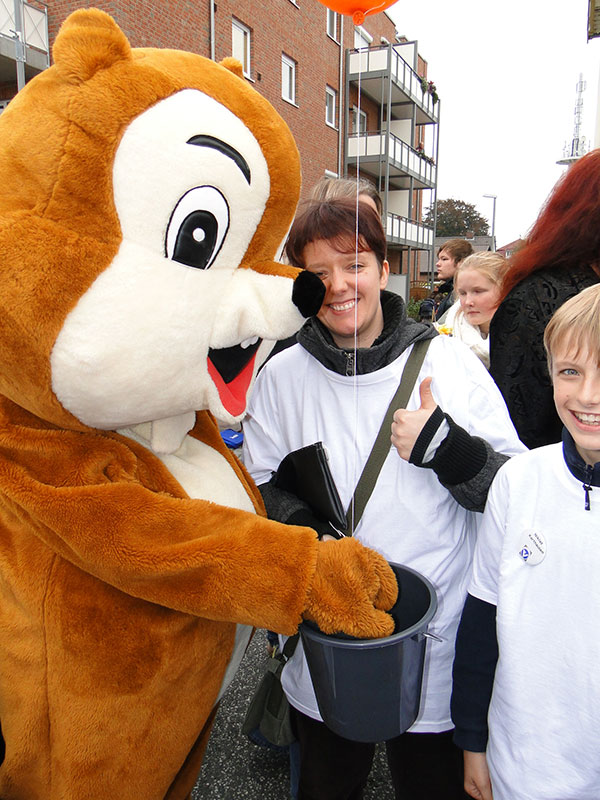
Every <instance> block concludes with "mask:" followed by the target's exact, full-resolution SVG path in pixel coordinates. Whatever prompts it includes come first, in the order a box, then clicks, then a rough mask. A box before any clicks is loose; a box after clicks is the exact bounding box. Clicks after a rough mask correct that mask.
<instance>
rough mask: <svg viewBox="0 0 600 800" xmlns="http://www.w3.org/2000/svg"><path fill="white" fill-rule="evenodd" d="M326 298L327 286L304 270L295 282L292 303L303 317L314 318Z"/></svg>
mask: <svg viewBox="0 0 600 800" xmlns="http://www.w3.org/2000/svg"><path fill="white" fill-rule="evenodd" d="M324 297H325V286H324V284H323V281H322V280H321V279H320V278H317V276H316V275H313V273H312V272H307V271H306V270H305V269H303V270H302V272H301V273H300V275H298V277H297V278H296V280H295V281H294V288H293V289H292V302H293V304H294V305H295V306H296V308H297V309H298V311H299V312H300V313H301V314H302V316H303V317H314V315H315V314H316V313H317V311H318V310H319V309H320V308H321V303H322V302H323V298H324Z"/></svg>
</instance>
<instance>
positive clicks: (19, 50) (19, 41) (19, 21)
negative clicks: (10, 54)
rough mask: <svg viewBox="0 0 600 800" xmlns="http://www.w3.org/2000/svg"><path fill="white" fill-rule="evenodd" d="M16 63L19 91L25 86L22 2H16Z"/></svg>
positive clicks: (17, 0) (20, 0)
mask: <svg viewBox="0 0 600 800" xmlns="http://www.w3.org/2000/svg"><path fill="white" fill-rule="evenodd" d="M14 8H15V28H16V30H14V31H13V34H14V40H15V61H16V64H17V91H18V92H20V91H21V89H22V88H23V87H24V86H25V45H24V43H23V8H22V0H15V4H14Z"/></svg>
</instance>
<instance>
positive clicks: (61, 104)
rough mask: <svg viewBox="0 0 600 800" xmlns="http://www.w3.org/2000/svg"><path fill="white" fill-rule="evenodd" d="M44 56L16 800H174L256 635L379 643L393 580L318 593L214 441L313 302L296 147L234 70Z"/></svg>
mask: <svg viewBox="0 0 600 800" xmlns="http://www.w3.org/2000/svg"><path fill="white" fill-rule="evenodd" d="M53 55H54V62H55V63H54V65H53V66H52V67H50V69H48V70H46V71H45V72H43V73H41V74H40V75H39V76H38V77H36V78H34V79H33V80H32V81H30V82H29V83H28V84H27V85H26V87H25V88H24V89H22V90H21V92H19V94H18V95H17V97H16V98H15V99H13V100H12V101H11V102H10V104H9V106H8V108H7V109H6V111H4V113H3V114H2V116H1V117H0V174H1V175H2V181H1V182H0V261H1V268H0V648H1V651H2V657H1V658H0V724H1V730H2V735H3V737H4V740H5V741H6V754H5V757H4V759H3V761H2V758H1V751H0V797H2V800H84V798H94V800H115V798H118V800H166V799H167V798H168V800H183V798H185V797H187V796H188V794H189V793H190V792H191V790H192V788H193V786H194V783H195V781H196V778H197V774H198V771H199V768H200V763H201V760H202V754H203V752H204V748H205V745H206V741H207V738H208V735H209V732H210V728H211V725H212V722H213V719H214V716H215V713H216V709H217V706H218V700H219V697H220V696H221V694H222V693H223V691H224V690H225V688H226V686H227V684H228V683H229V681H230V680H231V678H232V676H233V674H234V672H235V669H236V667H237V665H238V664H239V661H240V659H241V656H242V654H243V652H244V649H245V647H246V645H247V642H248V639H249V636H250V634H251V629H252V628H251V626H260V627H266V628H271V629H274V630H277V631H281V632H283V633H293V632H294V631H295V630H296V629H297V626H298V623H299V622H300V620H301V618H302V615H303V613H309V612H308V611H307V609H309V608H310V609H311V611H310V613H311V614H312V618H313V619H317V621H319V613H320V612H319V609H320V608H322V607H324V608H339V609H342V610H343V613H342V612H340V613H337V614H333V616H332V613H331V611H328V612H327V618H326V619H327V620H328V621H329V622H328V624H329V625H330V626H335V628H336V629H340V630H342V629H343V630H347V631H348V632H350V633H352V632H353V631H355V630H357V627H356V626H357V625H360V626H362V627H361V628H360V633H359V635H381V633H382V632H384V631H385V626H386V625H387V619H381V618H380V617H378V616H377V615H378V614H383V612H380V611H376V610H375V609H374V606H373V603H374V602H375V598H376V597H377V596H378V592H379V587H380V586H381V580H380V578H379V577H377V579H375V578H374V575H375V572H374V571H373V566H372V565H373V558H374V557H375V556H376V554H373V553H370V551H367V550H366V549H365V548H362V547H361V546H360V544H359V543H358V542H356V541H354V540H348V544H347V546H346V547H345V548H342V549H341V550H340V551H339V553H340V554H339V555H337V553H338V551H337V550H336V552H335V553H334V554H333V555H332V556H330V557H329V562H331V558H332V557H333V556H335V557H336V560H337V562H339V563H340V565H341V567H342V568H340V569H339V570H334V573H335V574H334V577H333V579H332V580H329V579H328V580H325V579H324V578H321V579H320V580H317V576H318V575H319V574H320V570H321V571H322V570H326V571H327V574H329V572H331V571H332V570H331V568H330V567H328V566H327V565H326V564H325V562H323V561H322V560H320V559H319V552H320V550H321V548H325V549H327V544H323V545H321V544H319V543H318V542H317V540H316V537H315V532H314V531H313V530H311V529H309V528H297V527H288V526H285V525H280V524H278V523H275V522H271V521H268V520H267V519H265V518H264V507H263V505H262V501H261V499H260V495H259V493H258V491H257V489H256V487H254V485H253V484H252V483H251V481H250V479H249V477H248V475H247V473H246V472H245V470H244V468H243V466H242V465H241V463H240V462H239V460H238V459H236V458H235V457H234V456H233V455H232V454H231V453H230V452H229V451H228V450H227V448H226V447H225V446H224V444H223V441H222V439H221V436H220V434H219V427H218V425H217V423H216V421H215V416H216V417H218V418H219V419H220V420H222V421H223V422H224V423H226V424H227V423H229V424H232V423H235V422H237V421H239V419H240V418H241V416H242V415H243V413H244V410H245V396H246V393H247V391H248V390H249V388H250V387H251V384H252V380H253V377H254V375H255V373H256V370H257V369H258V366H259V365H260V363H261V361H262V360H264V358H265V357H266V355H267V353H268V352H269V349H270V347H271V346H272V341H273V340H275V339H280V338H284V337H287V336H290V335H291V334H292V333H293V332H294V331H295V330H297V329H298V328H299V327H300V325H301V324H302V322H303V319H304V317H305V316H306V315H308V314H312V313H315V312H316V310H317V309H318V306H319V303H320V298H321V296H322V292H323V288H322V285H321V283H320V281H319V280H318V279H317V278H315V277H314V276H311V275H308V273H301V274H300V277H298V271H297V270H294V269H291V268H290V267H286V266H283V265H281V264H278V263H276V262H275V261H273V258H274V257H275V254H276V253H277V252H278V249H279V247H280V245H281V242H282V240H283V238H284V236H285V234H286V231H287V229H288V227H289V225H290V223H291V220H292V218H293V215H294V212H295V207H296V203H297V199H298V194H299V185H300V170H299V162H298V154H297V150H296V148H295V145H294V142H293V139H292V137H291V134H290V132H289V130H288V128H287V127H286V125H285V124H284V122H283V121H282V120H281V119H280V118H279V116H278V115H277V114H276V112H275V111H274V110H273V108H272V107H271V106H270V105H269V104H268V103H267V102H266V101H265V100H264V99H263V98H262V97H261V96H260V95H259V94H258V93H257V92H255V91H254V90H253V89H252V88H251V86H250V85H249V83H247V82H246V81H245V80H244V79H243V78H242V77H241V68H240V65H239V64H238V63H237V62H234V61H232V60H231V59H230V60H227V62H226V63H225V64H224V65H218V64H215V63H214V62H211V61H209V60H207V59H204V58H201V57H200V56H197V55H193V54H191V53H184V52H179V51H175V50H154V49H142V50H132V49H131V48H130V46H129V43H128V41H127V39H126V38H125V36H124V35H123V33H122V32H121V31H120V29H119V28H118V27H117V25H116V24H115V23H114V22H113V20H112V19H111V18H110V17H109V16H107V15H106V14H104V13H103V12H101V11H98V10H93V9H92V10H81V11H77V12H75V13H74V14H73V15H72V16H71V17H69V18H68V19H67V21H66V22H65V23H64V25H63V26H62V28H61V31H60V33H59V35H58V37H57V39H56V44H55V48H54V54H53ZM311 281H312V283H311ZM315 287H316V288H315ZM317 290H318V291H317ZM293 298H294V299H293ZM252 342H254V343H255V344H254V345H251V347H254V348H255V352H252V355H250V357H249V356H248V353H249V352H251V351H249V350H247V349H246V351H245V355H243V356H242V360H238V359H239V357H240V356H239V353H243V351H244V347H242V346H241V345H247V344H250V343H252ZM210 353H213V354H214V357H215V360H216V361H217V360H218V374H217V371H216V370H215V369H213V366H212V363H211V362H210V361H209V354H210ZM236 353H238V355H235V354H236ZM230 357H231V361H232V368H231V369H232V371H231V374H230V373H229V371H228V369H227V362H228V360H229V358H230ZM244 361H245V366H243V364H244ZM242 367H243V368H242ZM223 376H225V378H223ZM328 552H329V551H328ZM343 553H346V556H345V559H346V561H348V563H347V564H345V562H344V563H342V561H343V559H342V555H343ZM377 558H379V557H378V556H377ZM349 559H350V560H349ZM319 565H322V566H319ZM384 566H385V565H384ZM377 569H378V572H377V575H379V573H381V570H382V565H381V563H379V562H377ZM349 570H350V572H349ZM338 573H339V575H348V574H350V573H351V574H354V575H355V576H356V579H355V580H354V581H353V583H352V591H351V593H350V589H348V588H344V586H342V584H341V583H340V584H339V586H337V584H336V577H335V576H336V575H337V574H338ZM324 574H325V573H324ZM363 578H364V580H363ZM363 583H364V585H365V587H366V588H365V601H366V606H365V607H364V608H362V610H358V611H357V610H356V607H357V588H360V587H361V585H362V584H363ZM336 586H337V588H336ZM315 587H316V588H315ZM336 592H337V594H336ZM367 592H368V594H367ZM330 594H331V595H332V596H333V599H331V598H329V595H330ZM326 596H327V597H326ZM328 598H329V599H328ZM378 602H380V601H378ZM383 607H384V606H382V605H381V604H380V605H379V606H378V608H383ZM386 607H389V606H386ZM369 614H373V615H374V616H373V618H372V619H371V618H370V617H369ZM383 617H386V615H383ZM365 619H369V626H368V627H364V625H363V622H364V620H365ZM321 623H322V624H327V623H326V622H325V621H323V620H321ZM382 623H383V624H382Z"/></svg>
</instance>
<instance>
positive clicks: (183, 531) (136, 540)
mask: <svg viewBox="0 0 600 800" xmlns="http://www.w3.org/2000/svg"><path fill="white" fill-rule="evenodd" d="M7 405H10V406H12V404H7V403H2V404H0V496H1V503H0V525H2V526H3V527H5V528H6V530H7V535H8V534H10V532H13V533H14V536H15V537H18V536H29V535H31V534H33V535H34V536H35V537H37V539H38V540H41V541H42V542H43V543H44V544H45V545H46V547H47V548H48V550H49V552H50V553H56V554H58V555H59V556H61V557H63V558H64V559H66V560H68V561H69V562H71V563H72V564H74V565H75V566H77V567H78V568H79V569H81V570H82V571H84V572H86V573H88V574H90V575H93V576H95V577H96V578H97V579H99V580H101V581H103V582H105V583H107V584H110V585H112V586H114V587H116V588H117V589H119V590H121V591H123V592H125V593H127V594H129V595H131V596H134V597H138V598H142V599H144V600H147V601H150V602H152V603H156V604H158V605H162V606H165V607H167V608H172V609H176V610H179V611H183V612H186V613H189V614H193V615H195V616H200V617H205V618H208V619H213V620H226V621H230V622H240V623H244V624H251V625H255V626H257V627H266V628H271V629H274V630H278V631H281V632H282V633H293V632H294V631H295V630H296V628H297V625H298V623H299V622H300V619H301V614H302V612H303V611H304V609H305V606H306V602H307V597H308V593H309V589H310V586H311V583H312V579H313V575H314V572H315V568H316V562H317V544H318V542H317V540H316V537H315V533H314V531H313V530H311V529H309V528H299V527H290V526H286V525H282V524H279V523H276V522H272V521H270V520H267V519H264V518H263V517H262V516H259V515H257V514H252V513H249V512H247V511H241V510H238V509H235V508H229V507H225V506H222V505H218V504H216V503H212V502H209V501H207V500H199V499H190V498H189V497H188V496H187V495H186V494H185V492H184V491H183V489H182V488H181V486H180V485H179V483H178V482H177V481H176V480H175V479H174V478H173V477H172V476H171V474H170V473H169V472H168V470H167V469H166V468H165V467H164V466H163V464H162V463H161V462H160V461H159V460H158V459H157V458H156V457H155V456H154V455H153V454H152V453H151V452H150V451H148V450H146V449H145V448H143V447H142V446H141V445H137V444H136V443H134V442H131V441H128V440H126V439H125V438H124V437H121V436H119V435H118V434H112V433H106V434H104V433H101V432H99V431H96V432H75V431H67V430H57V429H49V428H47V427H40V420H37V419H36V418H35V417H33V416H32V415H30V414H28V413H27V412H25V411H23V410H22V409H17V408H16V407H15V406H12V408H10V409H9V410H8V416H9V417H10V419H7V418H6V416H7V415H6V411H7ZM2 412H5V413H4V414H3V413H2ZM3 416H4V419H2V417H3ZM42 425H43V423H42ZM212 425H214V423H209V422H208V421H207V424H206V427H207V428H208V427H211V426H212ZM232 459H233V457H232ZM240 477H241V478H243V477H244V476H243V475H242V474H241V473H240Z"/></svg>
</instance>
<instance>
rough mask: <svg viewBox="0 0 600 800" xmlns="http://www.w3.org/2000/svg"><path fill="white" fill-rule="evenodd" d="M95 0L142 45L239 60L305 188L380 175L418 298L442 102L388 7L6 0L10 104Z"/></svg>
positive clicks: (314, 1)
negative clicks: (284, 131) (368, 11)
mask: <svg viewBox="0 0 600 800" xmlns="http://www.w3.org/2000/svg"><path fill="white" fill-rule="evenodd" d="M90 5H93V6H95V7H97V8H101V9H103V10H104V11H106V12H107V13H109V14H110V15H111V16H112V17H114V19H115V20H116V21H117V23H118V24H119V25H120V27H121V28H122V29H123V31H124V32H125V34H126V35H127V37H128V38H129V40H130V42H131V44H132V45H133V46H134V47H146V46H149V47H170V48H176V49H182V50H189V51H192V52H197V53H200V54H201V55H203V56H206V57H209V58H214V59H216V60H217V61H219V60H221V59H222V58H224V57H225V56H230V55H232V54H233V55H235V56H236V57H237V58H239V60H240V61H241V62H242V64H243V66H244V73H245V75H246V78H247V80H249V81H251V82H252V84H253V85H254V87H255V88H256V89H257V90H258V91H259V92H260V93H261V94H263V95H264V96H265V97H266V98H267V99H268V100H269V101H270V102H271V103H272V104H273V106H274V107H275V108H276V109H277V111H278V112H279V113H280V114H281V116H282V117H283V118H284V119H285V120H286V122H287V123H288V125H289V126H290V128H291V130H292V133H293V134H294V137H295V139H296V142H297V144H298V149H299V150H300V154H301V160H302V171H303V195H304V196H305V195H306V194H307V193H308V191H309V190H310V188H311V187H312V186H313V185H314V183H315V182H316V181H317V180H318V179H319V178H321V177H322V176H323V175H331V176H335V175H342V176H343V175H348V176H353V175H355V174H356V171H357V169H358V171H359V172H360V174H361V175H363V176H365V177H370V178H371V179H372V180H373V181H374V182H375V183H376V185H377V187H378V189H379V191H380V193H381V195H382V199H383V203H384V211H385V222H386V230H387V238H388V247H389V258H390V264H391V268H392V272H393V273H395V274H396V275H397V276H398V277H397V278H396V283H395V284H393V288H394V289H395V290H396V291H399V292H400V293H402V294H404V295H405V296H406V295H407V294H408V283H409V281H410V280H418V279H419V278H422V277H423V273H426V271H427V268H428V265H429V264H432V263H433V261H432V259H431V258H430V257H427V256H425V257H423V254H424V253H427V251H429V254H430V255H431V248H432V247H433V243H434V238H433V231H432V230H431V229H430V228H428V227H427V226H425V225H423V224H422V221H421V220H422V209H423V206H424V205H427V206H429V205H431V204H432V203H433V202H435V186H436V165H435V159H436V156H437V127H438V121H439V102H438V101H437V96H436V94H435V88H434V87H430V86H429V85H428V83H427V80H426V77H427V64H426V62H425V61H424V60H423V59H422V58H421V57H420V56H419V55H418V52H417V43H416V42H409V41H406V40H404V39H400V38H399V37H398V36H397V33H396V29H395V25H394V23H393V22H392V20H391V18H390V17H388V16H387V14H386V13H380V14H376V15H373V16H368V17H367V18H366V19H365V22H364V24H363V26H361V27H360V28H356V27H355V26H354V25H353V23H352V19H351V18H350V17H346V16H342V15H339V14H336V13H335V12H333V11H330V10H329V9H327V8H326V7H325V6H324V5H322V4H321V3H320V2H318V0H297V2H294V0H263V2H262V3H261V4H260V5H259V6H258V7H257V4H256V2H252V0H169V2H168V3H167V2H164V0H143V2H142V0H96V1H95V2H93V3H88V2H82V0H47V2H46V3H44V2H41V0H27V2H24V0H0V107H1V106H2V105H3V104H4V105H5V104H6V103H7V102H8V101H9V100H10V98H11V97H12V96H14V94H15V92H16V91H17V88H18V87H19V86H21V85H23V83H24V81H26V80H29V79H30V78H31V77H33V75H35V74H36V73H37V72H39V71H41V70H42V69H44V68H46V66H48V63H49V52H50V51H51V47H52V43H53V41H54V38H55V37H56V34H57V32H58V28H59V27H60V24H61V23H62V21H63V20H64V19H65V17H66V16H68V14H69V13H70V12H71V11H74V10H75V9H76V8H81V7H84V6H90ZM15 31H19V32H20V35H19V36H18V37H17V36H15ZM21 42H22V44H21ZM357 48H358V49H357ZM424 193H425V194H426V195H428V196H426V198H425V202H424V200H423V195H424ZM409 273H410V274H409ZM400 276H401V277H400Z"/></svg>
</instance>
